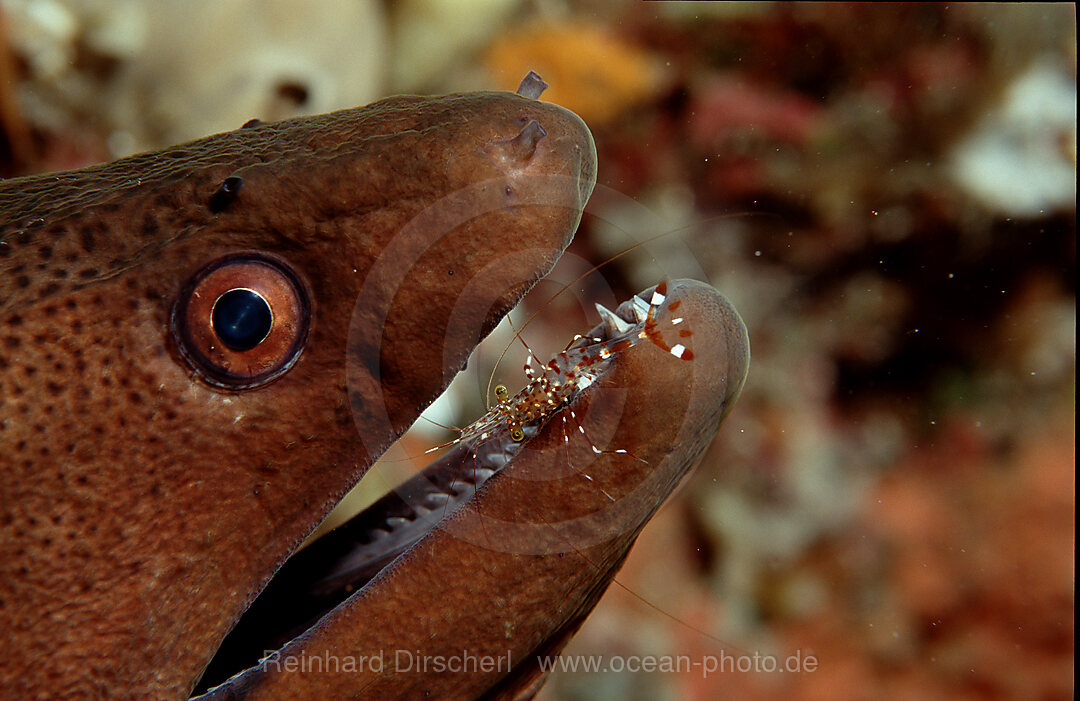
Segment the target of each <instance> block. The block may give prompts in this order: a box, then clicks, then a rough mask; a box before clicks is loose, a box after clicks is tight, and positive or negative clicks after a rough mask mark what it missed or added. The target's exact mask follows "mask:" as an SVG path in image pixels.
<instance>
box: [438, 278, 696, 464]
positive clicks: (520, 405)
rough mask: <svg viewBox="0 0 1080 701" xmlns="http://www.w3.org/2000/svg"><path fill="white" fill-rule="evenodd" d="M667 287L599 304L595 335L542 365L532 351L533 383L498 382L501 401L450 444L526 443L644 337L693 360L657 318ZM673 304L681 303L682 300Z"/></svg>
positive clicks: (507, 448)
mask: <svg viewBox="0 0 1080 701" xmlns="http://www.w3.org/2000/svg"><path fill="white" fill-rule="evenodd" d="M666 293H667V284H666V283H664V282H662V283H660V284H659V285H657V286H656V288H655V290H654V291H653V293H652V296H651V299H650V301H649V302H646V301H645V300H644V299H642V298H641V297H638V296H634V297H632V298H631V299H630V300H629V301H627V302H624V303H623V304H622V305H620V306H619V308H618V309H617V311H616V312H613V311H611V310H609V309H607V308H605V307H603V306H601V305H599V304H597V305H596V309H597V311H598V312H599V314H600V318H601V322H602V323H601V325H600V326H599V327H597V328H596V329H593V332H592V335H587V336H575V337H574V339H573V340H572V341H571V342H570V344H569V345H568V346H567V347H566V348H565V349H563V350H562V351H561V352H560V353H557V354H556V355H555V357H553V358H552V359H551V360H550V361H549V362H548V363H547V364H546V365H543V366H541V367H540V368H539V370H537V369H535V368H534V366H533V355H532V352H531V351H530V354H529V356H528V359H527V360H526V362H525V366H524V371H525V375H526V376H527V377H529V378H530V381H529V383H528V384H527V385H525V387H524V388H523V389H521V390H520V391H519V392H518V393H517V394H515V395H514V396H513V397H508V396H507V391H506V388H505V387H504V386H502V385H499V386H498V387H496V390H495V394H496V397H497V398H498V400H499V402H498V404H496V405H495V406H494V407H492V409H491V410H490V411H488V412H487V413H486V414H484V416H482V417H480V419H478V420H477V421H475V422H474V423H473V424H472V425H470V426H469V427H467V428H465V429H464V430H463V431H462V432H461V435H460V436H459V437H458V438H457V439H456V440H454V441H453V442H451V443H450V444H449V445H456V444H459V443H465V444H467V445H470V446H472V447H473V449H474V451H478V450H479V449H480V447H481V446H488V445H491V444H494V446H493V447H494V448H495V449H496V450H497V451H501V452H503V453H507V454H513V453H515V452H517V451H516V449H515V447H513V445H512V444H513V443H520V442H522V441H523V440H525V438H526V437H527V436H529V435H531V434H532V433H534V432H535V431H536V430H537V429H539V428H540V426H542V425H543V423H544V422H545V421H546V420H547V419H548V418H550V417H551V416H552V415H554V414H555V413H556V412H558V411H559V410H560V409H562V408H563V407H565V406H567V405H568V404H570V402H571V401H573V399H574V398H575V396H576V395H577V394H578V393H580V392H582V391H584V390H586V389H587V388H588V387H589V386H590V385H592V384H593V383H594V382H595V381H596V380H597V379H598V378H599V377H600V375H602V374H603V372H604V371H605V370H606V369H607V368H608V366H609V365H610V363H611V361H612V360H613V359H614V358H615V357H616V356H617V355H618V354H619V353H622V352H624V351H626V350H628V349H629V348H632V347H633V346H634V345H636V344H638V343H640V342H642V341H645V340H648V341H650V342H652V343H654V344H656V345H658V346H659V347H661V348H663V349H664V350H665V351H668V352H669V353H671V354H672V355H674V356H675V357H677V358H680V359H683V360H691V359H692V358H693V352H692V351H691V350H690V349H689V348H687V347H686V345H685V343H683V342H679V343H676V344H674V345H668V343H667V342H666V341H665V338H666V337H667V336H668V335H669V333H668V332H667V330H666V329H661V328H660V324H659V323H658V322H657V315H656V310H657V308H658V307H659V306H660V305H662V304H664V302H665V300H666ZM672 306H674V307H677V306H678V302H674V303H673V305H672ZM669 308H671V307H669ZM672 311H674V310H672ZM682 322H683V320H682V319H681V318H679V317H675V318H674V319H672V321H671V322H670V324H671V325H672V326H675V325H678V324H681V323H682ZM691 335H692V333H691V332H690V331H689V330H687V329H679V330H678V336H679V338H680V339H683V340H685V339H687V338H689V337H690V336H691ZM441 447H445V446H441ZM594 450H597V449H596V448H594Z"/></svg>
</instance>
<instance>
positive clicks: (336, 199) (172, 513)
mask: <svg viewBox="0 0 1080 701" xmlns="http://www.w3.org/2000/svg"><path fill="white" fill-rule="evenodd" d="M529 119H536V120H538V121H539V122H540V124H541V125H542V126H543V128H544V129H545V130H546V132H547V137H546V138H544V139H542V140H541V141H540V143H539V144H538V145H537V148H536V151H535V153H534V154H532V156H531V157H530V158H526V159H522V158H516V159H515V158H509V159H498V158H496V157H494V156H493V154H496V155H497V154H498V153H499V147H498V145H497V142H499V141H503V140H506V139H510V138H512V137H513V136H515V135H516V134H518V133H519V132H520V131H521V129H522V127H523V125H525V124H526V123H527V121H528V120H529ZM493 144H495V146H493ZM511 155H513V153H511ZM594 173H595V151H594V148H593V145H592V139H591V136H590V134H589V132H588V129H587V128H586V127H585V126H584V124H583V123H582V122H581V121H580V120H579V119H578V118H577V117H576V116H574V115H572V114H570V113H568V112H566V111H565V110H562V109H560V108H557V107H554V106H552V105H548V104H544V103H540V102H537V101H535V100H527V99H524V98H521V97H518V96H515V95H510V94H502V93H478V94H469V95H458V96H447V97H443V98H417V97H400V98H391V99H388V100H384V101H382V102H378V103H374V104H372V105H369V106H367V107H363V108H358V109H356V110H347V111H343V112H337V113H334V114H330V115H323V116H319V117H313V118H307V119H299V120H293V121H289V122H282V123H277V124H266V125H259V126H256V127H253V128H247V129H242V130H239V131H236V132H231V133H228V134H223V135H218V136H214V137H209V138H207V139H203V140H199V141H195V142H192V143H189V144H184V145H181V146H176V147H173V148H170V149H167V150H165V151H161V152H156V153H151V154H146V155H140V156H135V157H132V158H128V159H124V160H120V161H116V162H113V163H110V164H105V165H102V166H97V167H92V168H88V169H85V170H81V171H74V172H69V173H60V174H54V175H45V176H38V177H32V178H23V179H16V180H9V181H5V182H2V183H0V479H2V499H0V630H2V631H3V636H4V643H3V646H2V647H3V651H2V653H0V696H3V698H5V699H20V698H65V697H66V698H95V697H98V698H101V697H109V698H125V697H137V698H183V697H185V696H186V695H187V693H188V692H189V691H190V689H191V687H192V685H193V684H194V683H195V681H196V680H197V678H198V676H199V674H200V672H201V670H202V669H203V666H204V665H205V664H206V662H207V660H208V659H209V657H210V656H211V654H212V653H213V651H214V649H215V648H216V646H217V644H218V641H219V640H220V639H221V637H222V636H223V635H224V634H225V632H226V631H227V630H228V628H229V627H230V626H231V625H232V623H233V621H234V620H235V619H236V617H237V616H238V615H239V613H240V612H241V611H242V609H243V608H244V607H245V606H246V604H247V602H248V601H249V599H250V598H251V597H252V596H254V594H255V593H257V592H258V591H259V589H260V588H261V586H262V585H263V583H264V582H265V580H266V579H267V578H268V577H269V576H270V575H271V574H272V573H273V571H274V570H275V569H276V568H277V566H278V565H279V563H280V562H281V561H282V560H283V559H284V558H285V557H286V556H287V555H288V554H289V553H290V552H291V551H292V549H293V548H294V546H295V545H296V544H297V543H298V542H299V541H300V540H301V539H302V538H303V537H304V536H305V535H306V534H307V533H308V532H309V530H310V529H311V528H312V527H313V525H314V524H315V523H316V522H317V521H318V520H319V519H320V517H321V516H322V515H324V514H325V512H326V511H327V510H328V508H329V507H330V506H331V505H332V504H333V503H334V502H335V501H336V500H337V498H338V497H339V496H340V495H341V494H343V493H344V492H345V491H346V490H347V488H348V487H349V486H351V485H352V484H353V483H354V482H355V481H356V480H357V479H358V478H359V476H360V475H361V474H362V472H363V471H364V469H365V468H366V466H367V465H368V463H369V455H370V454H371V453H373V452H377V451H378V450H380V449H381V448H382V447H383V446H385V445H387V444H388V443H389V442H391V441H392V439H393V438H394V437H395V435H396V434H397V433H399V432H400V431H402V430H404V428H405V427H406V426H407V425H408V424H409V423H410V422H411V421H412V420H413V418H415V416H416V414H417V409H418V408H419V407H421V406H423V405H426V404H427V403H428V402H429V401H430V400H431V399H432V398H433V397H435V396H436V395H437V394H438V393H439V392H440V391H441V390H442V389H443V387H444V386H445V383H446V381H448V379H449V378H450V376H451V375H452V374H453V372H454V371H456V370H457V369H458V368H459V367H460V366H461V365H462V364H463V363H464V361H465V358H466V357H467V354H468V352H469V350H470V349H471V347H472V345H473V344H474V343H475V342H476V340H477V337H478V334H479V333H480V332H481V329H482V330H483V332H485V333H486V331H487V330H489V329H490V328H491V326H492V325H493V324H494V322H495V321H496V320H497V317H498V315H499V314H500V313H502V312H505V311H506V310H507V309H508V308H509V307H510V306H511V305H512V303H513V302H514V301H515V300H516V299H517V298H518V297H519V295H520V294H522V293H523V292H524V290H526V289H527V288H528V287H529V286H530V285H531V284H532V282H533V281H535V280H536V279H537V278H538V277H539V276H540V275H541V274H543V273H544V272H546V271H547V270H548V269H550V266H551V265H552V264H553V263H554V261H555V260H556V258H557V257H558V255H559V254H560V253H561V251H562V250H563V249H564V248H565V246H566V244H567V243H568V241H569V239H570V237H571V235H572V232H573V231H574V229H575V228H576V226H577V223H578V221H579V219H580V216H581V208H582V207H583V206H584V203H585V200H586V199H587V198H588V195H589V193H590V192H591V188H592V183H593V179H594ZM233 175H238V176H240V177H242V178H243V187H242V190H241V192H240V195H239V197H238V199H237V200H236V201H235V202H233V203H232V204H231V205H229V206H228V207H227V208H225V210H224V211H222V212H220V213H214V212H212V211H211V209H210V208H209V207H208V203H209V201H210V199H211V197H212V195H213V194H214V193H215V191H216V190H217V189H218V187H219V185H220V183H221V182H222V181H223V180H224V179H225V178H226V177H229V176H233ZM544 175H552V176H558V177H555V178H550V179H547V178H539V179H536V180H532V179H530V177H528V176H544ZM463 189H465V190H466V192H467V197H465V198H464V199H463V200H461V201H456V200H453V197H452V198H451V203H450V204H451V206H450V210H449V214H447V215H446V216H445V217H441V218H440V217H436V218H434V219H431V221H430V222H429V224H431V222H438V221H448V222H451V223H456V220H455V219H454V217H455V216H457V215H460V214H462V213H464V214H465V216H459V217H458V218H459V219H460V220H462V222H463V223H461V225H459V226H456V227H453V226H451V225H447V226H446V227H445V228H444V230H443V231H439V232H435V231H434V230H432V231H430V232H428V233H430V234H431V236H429V238H427V239H425V242H426V243H425V244H424V246H421V247H420V248H419V249H417V254H418V255H419V259H418V260H417V261H416V264H415V265H414V266H408V267H406V268H404V269H400V270H399V269H398V267H400V266H405V265H406V264H407V263H409V262H411V261H409V259H408V257H407V256H406V257H401V258H399V259H392V260H389V261H387V260H383V261H382V263H381V265H382V266H383V269H382V270H383V273H384V274H383V275H382V277H378V278H377V279H376V280H375V281H374V282H372V279H369V276H368V273H369V272H370V271H371V269H372V266H373V265H375V263H376V261H379V260H380V255H381V254H382V253H383V252H384V251H385V250H386V249H387V247H388V246H390V245H391V243H392V242H393V241H394V240H395V237H397V236H398V235H399V233H400V232H401V230H402V228H403V227H405V226H406V224H407V223H408V222H410V220H412V219H413V218H414V217H416V215H417V214H418V213H420V212H421V211H423V210H424V209H425V208H426V207H428V206H430V205H432V204H433V203H435V202H439V201H441V200H443V198H445V197H446V196H448V195H452V193H459V192H461V191H462V190H463ZM455 202H456V204H455ZM469 208H472V210H470V211H466V210H469ZM455 213H456V214H455ZM472 214H477V215H478V216H475V217H472V216H471V215H472ZM420 228H421V229H423V228H424V226H421V227H420ZM428 228H430V226H429V227H428ZM442 234H445V236H442ZM427 243H430V246H429V247H428V246H427ZM243 249H253V250H262V251H268V252H271V253H273V254H276V255H277V256H280V257H281V258H284V259H285V260H287V261H289V262H290V263H291V265H293V266H294V267H295V268H296V269H297V270H299V271H300V273H301V274H302V275H304V276H305V277H306V278H307V280H308V281H309V282H310V285H311V288H312V291H313V297H314V307H315V309H314V320H313V326H312V331H311V336H310V339H309V341H308V344H307V346H306V349H305V351H304V353H303V355H302V356H301V358H300V360H299V361H298V362H297V364H296V365H295V367H293V368H292V370H291V371H290V372H289V373H287V374H286V375H285V376H284V377H282V378H280V379H279V380H277V381H276V382H274V383H272V384H270V385H268V386H266V387H263V388H260V389H256V390H251V391H246V392H242V393H235V394H229V393H226V392H221V391H218V390H215V389H212V388H210V387H208V386H206V385H205V384H203V383H201V382H200V381H198V379H197V378H195V377H194V376H193V373H192V372H191V371H190V369H189V368H188V367H187V366H186V365H185V364H184V363H183V362H182V360H181V359H180V358H179V356H178V353H177V351H176V349H175V347H174V346H173V342H172V340H171V337H170V335H169V332H168V318H169V313H170V309H171V307H172V304H173V302H174V299H175V297H176V295H177V294H178V291H179V290H180V289H181V288H182V286H183V285H184V283H185V281H186V280H187V279H188V278H189V277H190V276H191V275H192V273H194V272H195V271H196V270H198V269H200V268H201V267H202V266H203V265H205V264H206V263H207V262H209V261H211V260H213V259H215V258H216V257H218V256H220V255H222V254H224V253H227V252H231V251H236V250H243ZM386 271H390V273H396V276H395V274H386ZM485 271H486V272H485ZM484 274H488V275H490V279H488V278H484V279H485V280H486V283H485V284H484V288H485V290H486V295H483V296H478V295H471V296H470V295H468V294H463V291H465V290H467V289H470V284H472V285H477V284H478V279H474V278H475V276H477V275H484ZM399 283H400V285H399ZM361 290H363V291H364V293H365V294H367V295H369V296H370V298H371V300H372V304H373V305H374V308H376V309H378V310H380V311H379V312H378V313H368V307H367V306H366V305H367V301H366V300H363V299H361V300H358V295H360V294H361ZM465 298H468V299H469V300H471V301H470V302H469V304H467V305H466V306H465V308H464V309H463V308H462V307H461V303H462V299H465ZM358 302H359V303H358ZM380 305H381V306H380ZM383 318H385V319H387V324H386V328H385V329H380V328H379V327H378V326H377V324H378V323H379V322H381V320H382V319H383ZM350 324H351V325H352V335H351V337H350V336H349V329H350ZM349 338H351V341H350V340H348V339H349ZM346 358H349V362H350V363H352V364H353V365H352V366H351V367H349V368H348V372H347V367H346ZM347 376H348V379H347ZM371 387H374V388H375V389H376V390H378V391H380V392H381V393H382V400H381V402H380V407H383V408H373V407H371V406H368V405H367V402H369V396H368V388H371ZM350 390H351V391H350ZM350 404H352V405H350Z"/></svg>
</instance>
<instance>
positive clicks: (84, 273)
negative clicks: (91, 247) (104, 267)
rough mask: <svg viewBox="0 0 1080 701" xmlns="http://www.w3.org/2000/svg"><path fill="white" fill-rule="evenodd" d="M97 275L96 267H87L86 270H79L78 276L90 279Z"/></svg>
mask: <svg viewBox="0 0 1080 701" xmlns="http://www.w3.org/2000/svg"><path fill="white" fill-rule="evenodd" d="M97 276H98V270H97V268H87V269H86V270H80V271H79V278H81V279H83V280H90V279H92V278H95V277H97Z"/></svg>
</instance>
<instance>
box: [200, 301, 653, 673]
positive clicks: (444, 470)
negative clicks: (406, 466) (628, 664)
mask: <svg viewBox="0 0 1080 701" xmlns="http://www.w3.org/2000/svg"><path fill="white" fill-rule="evenodd" d="M651 291H652V290H651V289H650V290H646V291H645V292H643V293H641V295H643V296H644V297H646V298H647V297H648V295H649V294H650V293H651ZM597 308H598V313H599V314H600V319H601V321H600V323H599V324H598V325H596V326H595V327H593V328H592V329H590V330H589V331H588V332H587V333H585V334H583V335H582V336H580V337H579V338H578V339H577V340H575V341H574V342H573V343H572V344H571V345H570V348H577V347H582V346H585V345H588V344H590V343H596V342H599V341H604V340H607V339H609V338H612V337H614V336H616V335H620V334H623V333H625V332H626V331H627V330H628V329H630V328H632V327H633V326H634V325H635V324H640V323H642V322H643V321H644V320H645V316H646V314H647V312H648V308H649V305H648V303H647V302H645V301H644V299H643V298H642V296H635V297H631V299H629V300H627V301H625V302H623V303H622V304H620V305H619V307H618V308H617V309H616V310H615V311H611V310H608V309H607V308H605V307H602V306H600V305H597ZM575 399H576V398H575ZM572 405H573V401H571V402H569V403H568V404H567V405H566V406H565V407H563V408H561V409H560V410H559V411H556V412H554V413H552V414H551V415H550V416H549V417H548V419H551V418H555V417H557V416H559V415H560V412H562V411H567V410H568V409H569V408H571V407H572ZM545 422H546V421H540V422H537V423H535V424H533V425H527V426H524V427H522V428H523V431H524V433H525V439H524V440H523V441H514V440H512V439H510V438H509V437H508V436H507V438H506V439H505V440H504V441H502V442H497V441H488V442H486V443H484V444H482V445H480V446H479V447H475V448H474V447H473V446H471V445H469V444H466V443H465V442H461V443H457V444H456V445H453V446H452V447H450V448H449V449H448V450H447V451H446V452H445V453H444V454H443V455H441V456H439V457H437V458H436V459H435V460H433V461H432V462H431V463H429V464H428V465H427V467H425V468H424V469H423V470H422V471H421V472H419V473H417V474H416V475H415V476H414V477H412V478H410V479H408V480H406V481H405V482H404V483H402V484H400V485H398V486H397V487H395V488H394V489H392V490H391V491H390V492H389V493H387V494H386V495H384V496H383V497H382V498H380V499H379V500H377V501H376V502H375V503H373V504H372V505H371V506H369V507H368V508H367V509H365V510H364V511H363V512H361V513H360V514H357V515H356V516H354V517H353V518H352V519H351V520H349V521H348V522H346V523H345V524H343V525H341V526H339V527H338V528H336V529H334V530H333V531H330V532H328V533H326V534H325V535H324V536H322V537H321V538H319V539H318V540H317V541H315V542H314V543H312V544H310V545H309V546H307V547H306V548H304V549H303V550H301V551H300V552H298V553H296V554H295V555H293V556H292V557H291V558H290V559H289V560H288V561H287V562H286V563H285V564H284V565H283V566H282V568H281V569H280V570H279V571H278V572H277V574H275V575H274V577H273V579H271V581H270V582H269V584H268V585H267V586H266V588H265V589H264V590H263V591H262V593H260V595H259V596H258V597H257V598H256V599H255V601H254V602H252V604H251V605H250V606H249V607H248V609H247V610H246V611H245V612H244V615H243V616H242V617H241V618H240V620H239V621H238V622H237V624H236V626H235V627H234V628H233V630H232V631H230V633H229V634H228V635H227V636H226V637H225V639H224V640H223V641H222V644H221V646H220V647H219V648H218V651H217V652H216V654H215V656H214V658H213V659H212V660H211V662H210V664H209V665H208V666H207V668H206V671H205V672H204V674H203V677H202V678H201V679H200V681H199V683H198V684H197V685H196V688H195V694H201V693H203V692H206V691H208V690H209V689H211V688H213V687H214V686H217V685H218V684H221V683H223V682H225V681H226V680H227V679H229V678H230V677H232V676H233V675H235V674H238V673H240V672H243V671H244V670H246V669H248V668H250V667H253V666H255V665H256V664H257V663H258V662H259V661H260V660H261V659H262V658H264V657H265V656H266V655H268V654H270V653H271V652H273V651H275V650H277V649H280V648H281V647H282V646H284V645H285V644H286V643H288V642H289V641H290V640H292V639H293V638H295V637H298V636H299V635H301V634H303V633H304V632H305V631H306V630H308V629H310V628H312V627H315V626H317V625H319V622H320V620H321V619H322V618H323V616H325V615H326V614H328V613H329V612H330V611H332V610H333V609H334V608H335V607H337V606H338V605H339V604H341V603H342V602H344V601H345V600H346V599H347V598H348V597H349V596H351V595H352V594H353V593H354V592H356V591H358V590H359V589H361V588H362V587H363V586H364V585H365V584H366V583H367V582H368V581H370V580H371V579H372V578H373V577H375V575H376V574H378V573H379V572H380V571H381V570H382V569H383V568H384V567H386V566H387V565H389V564H390V563H391V562H393V561H394V560H395V559H396V558H397V557H398V556H399V555H401V554H402V553H403V552H405V551H406V550H408V549H409V548H410V547H411V546H412V545H413V544H415V543H416V542H417V541H419V540H420V539H421V538H423V537H424V536H425V535H426V534H428V533H429V532H430V531H431V530H432V529H433V528H434V527H435V526H436V525H437V524H438V523H439V522H440V521H442V520H443V519H444V518H446V517H447V516H449V515H450V514H451V513H453V512H454V511H455V510H456V509H457V508H458V507H460V506H461V505H462V504H464V503H465V502H466V501H468V500H469V499H471V498H472V497H473V496H474V495H475V494H476V492H477V490H478V489H479V488H480V486H481V485H482V484H483V483H484V482H486V481H487V480H488V479H490V478H491V477H492V476H494V475H495V474H496V473H498V472H499V471H500V470H502V469H504V468H505V467H506V466H507V465H509V464H510V463H511V462H512V461H513V460H514V458H515V456H517V455H518V454H519V453H520V452H521V450H522V448H523V447H524V446H526V445H527V444H528V442H529V441H530V439H531V438H532V437H533V436H534V435H535V434H536V433H537V432H538V431H539V429H540V428H541V426H542V425H543V423H545ZM507 433H508V432H507Z"/></svg>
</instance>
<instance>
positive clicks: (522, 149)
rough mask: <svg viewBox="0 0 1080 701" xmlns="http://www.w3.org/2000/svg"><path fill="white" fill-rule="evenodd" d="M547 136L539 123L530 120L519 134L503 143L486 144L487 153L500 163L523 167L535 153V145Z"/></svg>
mask: <svg viewBox="0 0 1080 701" xmlns="http://www.w3.org/2000/svg"><path fill="white" fill-rule="evenodd" d="M545 136H547V132H546V131H544V128H543V127H542V126H540V122H538V121H536V120H535V119H530V120H529V123H528V124H526V125H525V126H524V127H522V129H521V133H520V134H518V135H517V136H515V137H512V138H510V139H505V140H503V141H493V142H491V143H490V144H488V147H487V149H486V150H487V152H488V153H489V154H491V156H492V157H493V158H495V159H496V160H498V161H499V162H500V163H504V164H513V165H525V164H526V163H528V162H529V159H530V158H532V156H533V154H534V153H535V152H536V144H538V143H539V142H540V139H543V138H544V137H545Z"/></svg>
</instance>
